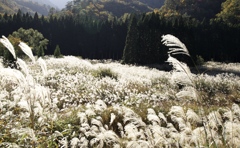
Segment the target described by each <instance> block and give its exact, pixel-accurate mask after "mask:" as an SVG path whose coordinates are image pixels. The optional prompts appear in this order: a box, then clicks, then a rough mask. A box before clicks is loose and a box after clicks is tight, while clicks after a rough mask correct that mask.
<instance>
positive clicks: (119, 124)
mask: <svg viewBox="0 0 240 148" xmlns="http://www.w3.org/2000/svg"><path fill="white" fill-rule="evenodd" d="M117 126H118V130H119V131H120V135H121V137H123V136H124V131H123V126H122V124H121V123H120V122H118V123H117Z"/></svg>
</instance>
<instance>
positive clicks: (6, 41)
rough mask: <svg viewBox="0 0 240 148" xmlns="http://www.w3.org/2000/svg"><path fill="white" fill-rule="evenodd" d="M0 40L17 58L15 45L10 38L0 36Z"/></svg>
mask: <svg viewBox="0 0 240 148" xmlns="http://www.w3.org/2000/svg"><path fill="white" fill-rule="evenodd" d="M0 42H1V43H2V44H3V45H4V46H5V47H6V48H7V49H8V50H9V51H10V52H11V54H12V55H13V57H14V59H16V54H15V50H14V47H13V45H12V43H11V42H10V41H9V40H8V38H6V37H5V36H2V38H0Z"/></svg>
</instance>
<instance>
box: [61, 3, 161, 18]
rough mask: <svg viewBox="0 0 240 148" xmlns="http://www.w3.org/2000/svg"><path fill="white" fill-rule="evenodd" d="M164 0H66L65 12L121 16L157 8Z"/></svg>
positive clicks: (97, 15) (93, 15)
mask: <svg viewBox="0 0 240 148" xmlns="http://www.w3.org/2000/svg"><path fill="white" fill-rule="evenodd" d="M163 3H164V0H151V1H150V0H75V1H72V2H68V3H67V5H66V8H65V11H66V12H69V11H70V12H72V14H76V15H87V16H91V17H97V18H101V19H109V18H114V17H121V16H123V15H124V14H125V13H143V12H150V11H153V10H154V9H159V8H160V7H161V6H162V5H163Z"/></svg>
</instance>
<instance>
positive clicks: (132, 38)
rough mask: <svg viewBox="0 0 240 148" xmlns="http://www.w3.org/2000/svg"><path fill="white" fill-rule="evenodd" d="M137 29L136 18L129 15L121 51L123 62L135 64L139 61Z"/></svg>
mask: <svg viewBox="0 0 240 148" xmlns="http://www.w3.org/2000/svg"><path fill="white" fill-rule="evenodd" d="M138 41H139V31H138V28H137V18H136V16H135V15H132V16H131V20H130V24H129V27H128V33H127V37H126V42H125V47H124V51H123V58H122V60H123V63H127V64H136V63H138V62H139V52H138V50H139V42H138Z"/></svg>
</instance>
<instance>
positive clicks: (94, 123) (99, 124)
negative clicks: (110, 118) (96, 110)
mask: <svg viewBox="0 0 240 148" xmlns="http://www.w3.org/2000/svg"><path fill="white" fill-rule="evenodd" d="M91 125H96V126H98V127H99V128H100V127H103V124H102V122H101V121H99V120H97V119H94V118H92V119H91Z"/></svg>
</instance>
